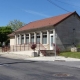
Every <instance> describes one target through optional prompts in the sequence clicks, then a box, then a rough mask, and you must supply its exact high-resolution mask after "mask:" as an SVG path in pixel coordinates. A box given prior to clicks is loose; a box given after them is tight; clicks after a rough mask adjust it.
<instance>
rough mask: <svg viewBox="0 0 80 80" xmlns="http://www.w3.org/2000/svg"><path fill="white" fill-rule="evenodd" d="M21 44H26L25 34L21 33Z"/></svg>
mask: <svg viewBox="0 0 80 80" xmlns="http://www.w3.org/2000/svg"><path fill="white" fill-rule="evenodd" d="M21 44H24V35H21Z"/></svg>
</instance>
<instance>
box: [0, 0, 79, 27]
mask: <svg viewBox="0 0 80 80" xmlns="http://www.w3.org/2000/svg"><path fill="white" fill-rule="evenodd" d="M49 1H52V2H53V3H55V4H56V5H58V6H55V5H54V4H53V3H50V2H49ZM61 8H64V9H65V10H63V9H61ZM68 11H69V12H74V11H76V12H77V13H78V14H79V15H80V0H0V26H6V25H8V23H9V22H10V21H13V20H20V21H21V22H24V23H26V24H28V23H29V22H33V21H36V20H41V19H44V18H49V17H52V16H57V15H61V14H65V13H68Z"/></svg>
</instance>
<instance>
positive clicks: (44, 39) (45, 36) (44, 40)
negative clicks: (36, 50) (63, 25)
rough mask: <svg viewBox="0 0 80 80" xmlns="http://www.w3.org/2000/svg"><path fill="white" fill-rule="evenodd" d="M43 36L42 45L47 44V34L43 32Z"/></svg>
mask: <svg viewBox="0 0 80 80" xmlns="http://www.w3.org/2000/svg"><path fill="white" fill-rule="evenodd" d="M42 36H43V37H42V43H43V44H47V32H43V34H42Z"/></svg>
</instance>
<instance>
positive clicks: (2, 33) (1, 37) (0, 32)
mask: <svg viewBox="0 0 80 80" xmlns="http://www.w3.org/2000/svg"><path fill="white" fill-rule="evenodd" d="M10 33H12V29H11V27H9V26H4V27H0V43H1V45H2V43H3V42H5V43H6V45H7V44H8V42H9V37H8V34H10Z"/></svg>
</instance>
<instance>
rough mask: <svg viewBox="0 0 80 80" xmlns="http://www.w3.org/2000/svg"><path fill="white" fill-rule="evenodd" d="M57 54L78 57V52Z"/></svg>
mask: <svg viewBox="0 0 80 80" xmlns="http://www.w3.org/2000/svg"><path fill="white" fill-rule="evenodd" d="M59 56H64V57H72V58H79V59H80V52H62V53H60V55H59Z"/></svg>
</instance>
